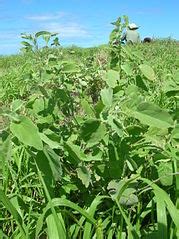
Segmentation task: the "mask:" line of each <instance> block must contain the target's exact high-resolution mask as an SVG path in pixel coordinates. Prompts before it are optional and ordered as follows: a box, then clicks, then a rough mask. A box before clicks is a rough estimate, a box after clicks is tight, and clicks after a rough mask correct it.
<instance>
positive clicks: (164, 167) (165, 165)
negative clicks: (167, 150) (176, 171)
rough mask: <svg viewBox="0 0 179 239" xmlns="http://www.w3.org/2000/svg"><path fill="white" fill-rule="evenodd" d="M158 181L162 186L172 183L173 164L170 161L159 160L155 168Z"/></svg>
mask: <svg viewBox="0 0 179 239" xmlns="http://www.w3.org/2000/svg"><path fill="white" fill-rule="evenodd" d="M157 171H158V176H159V179H160V182H161V184H162V185H163V186H171V185H172V184H173V165H172V162H167V161H166V162H165V161H161V162H160V163H159V166H158V168H157Z"/></svg>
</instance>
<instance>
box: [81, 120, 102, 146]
mask: <svg viewBox="0 0 179 239" xmlns="http://www.w3.org/2000/svg"><path fill="white" fill-rule="evenodd" d="M105 134H106V127H105V125H104V124H103V123H102V122H100V121H99V120H96V119H89V120H86V121H85V122H84V124H83V125H82V127H81V137H82V138H83V139H84V141H85V142H87V143H88V147H91V146H93V145H95V144H97V143H99V142H100V141H101V140H102V139H103V138H104V136H105Z"/></svg>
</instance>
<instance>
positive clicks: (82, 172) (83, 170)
mask: <svg viewBox="0 0 179 239" xmlns="http://www.w3.org/2000/svg"><path fill="white" fill-rule="evenodd" d="M76 171H77V174H78V178H79V179H80V180H81V181H82V183H83V184H84V185H85V187H86V188H88V187H89V184H90V181H91V174H90V172H89V169H87V167H86V166H80V167H78V168H77V169H76Z"/></svg>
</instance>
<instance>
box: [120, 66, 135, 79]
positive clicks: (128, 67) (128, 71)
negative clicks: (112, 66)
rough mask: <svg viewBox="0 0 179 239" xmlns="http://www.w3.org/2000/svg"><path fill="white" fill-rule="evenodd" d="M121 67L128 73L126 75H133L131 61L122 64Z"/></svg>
mask: <svg viewBox="0 0 179 239" xmlns="http://www.w3.org/2000/svg"><path fill="white" fill-rule="evenodd" d="M121 69H122V70H123V71H124V72H125V73H126V75H128V76H132V74H133V71H132V67H131V65H130V64H129V63H126V64H124V65H122V66H121Z"/></svg>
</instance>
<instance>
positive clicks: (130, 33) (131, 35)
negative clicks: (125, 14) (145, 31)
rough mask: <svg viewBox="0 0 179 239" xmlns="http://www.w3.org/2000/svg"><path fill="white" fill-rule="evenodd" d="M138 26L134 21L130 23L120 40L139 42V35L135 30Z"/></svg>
mask: <svg viewBox="0 0 179 239" xmlns="http://www.w3.org/2000/svg"><path fill="white" fill-rule="evenodd" d="M138 28H139V27H138V26H137V25H136V24H135V23H130V24H129V25H128V28H127V30H126V32H125V33H124V34H123V36H122V39H121V41H122V42H124V41H126V43H127V44H128V43H131V44H135V43H140V35H139V33H138V31H137V29H138Z"/></svg>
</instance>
